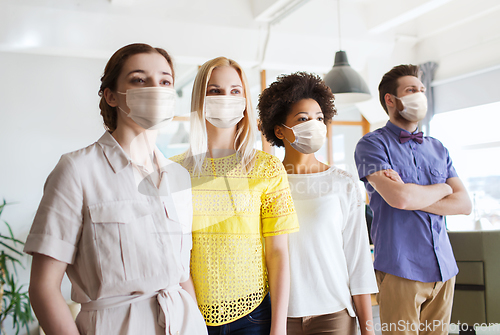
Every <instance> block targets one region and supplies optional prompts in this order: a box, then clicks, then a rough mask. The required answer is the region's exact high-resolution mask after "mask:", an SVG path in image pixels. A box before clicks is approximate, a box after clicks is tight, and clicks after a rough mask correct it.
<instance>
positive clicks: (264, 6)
mask: <svg viewBox="0 0 500 335" xmlns="http://www.w3.org/2000/svg"><path fill="white" fill-rule="evenodd" d="M307 2H309V0H253V1H252V10H253V15H254V18H255V20H256V21H259V22H269V23H271V24H275V23H278V22H279V21H281V20H282V19H284V18H285V17H287V16H288V15H290V14H291V13H293V12H294V11H296V10H297V9H299V8H300V7H302V6H303V5H305V4H306V3H307Z"/></svg>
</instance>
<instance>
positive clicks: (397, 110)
mask: <svg viewBox="0 0 500 335" xmlns="http://www.w3.org/2000/svg"><path fill="white" fill-rule="evenodd" d="M392 96H393V97H394V98H396V99H398V100H399V101H401V98H398V97H397V96H395V95H394V94H393V95H392ZM401 104H402V105H403V110H402V111H400V110H399V109H398V106H397V104H395V105H394V106H395V107H396V112H398V113H401V112H404V111H405V108H406V106H405V104H404V103H403V101H401Z"/></svg>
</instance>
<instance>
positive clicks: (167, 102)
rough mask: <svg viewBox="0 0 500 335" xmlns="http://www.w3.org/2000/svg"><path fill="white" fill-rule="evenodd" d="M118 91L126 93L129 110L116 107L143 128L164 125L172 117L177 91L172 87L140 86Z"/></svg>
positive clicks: (154, 127) (156, 127) (157, 127)
mask: <svg viewBox="0 0 500 335" xmlns="http://www.w3.org/2000/svg"><path fill="white" fill-rule="evenodd" d="M118 93H120V94H125V95H126V102H127V106H128V108H129V109H130V112H129V113H127V112H125V111H124V110H123V109H121V108H120V107H118V108H119V109H120V110H121V111H122V112H124V113H125V114H127V116H128V117H129V118H131V119H132V120H134V122H135V123H137V124H138V125H139V126H141V127H142V128H144V129H150V130H154V129H159V128H162V127H165V126H166V125H167V123H168V122H169V121H170V120H172V119H173V118H174V113H175V100H176V97H177V93H176V92H175V90H174V89H173V88H168V87H141V88H131V89H128V90H127V92H126V93H122V92H118Z"/></svg>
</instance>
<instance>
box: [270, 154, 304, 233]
mask: <svg viewBox="0 0 500 335" xmlns="http://www.w3.org/2000/svg"><path fill="white" fill-rule="evenodd" d="M268 171H275V172H276V173H274V175H272V176H271V177H270V179H269V186H268V188H267V189H266V191H265V192H264V194H263V195H262V205H261V218H262V235H263V236H264V237H267V236H273V235H280V234H288V233H293V232H296V231H298V230H299V221H298V219H297V214H296V213H295V207H294V206H293V200H292V195H291V193H290V185H289V184H288V178H287V176H286V171H285V168H284V167H283V164H281V162H280V161H279V160H278V158H276V157H274V156H271V158H270V159H269V167H268Z"/></svg>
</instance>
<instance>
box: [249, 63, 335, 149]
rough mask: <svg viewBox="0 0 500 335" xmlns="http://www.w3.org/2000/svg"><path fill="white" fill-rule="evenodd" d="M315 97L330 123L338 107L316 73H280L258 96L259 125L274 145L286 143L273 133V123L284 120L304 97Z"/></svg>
mask: <svg viewBox="0 0 500 335" xmlns="http://www.w3.org/2000/svg"><path fill="white" fill-rule="evenodd" d="M303 99H314V100H315V101H316V102H317V103H318V105H319V107H320V108H321V111H322V112H323V115H324V117H325V118H324V122H325V124H328V122H330V121H331V119H332V118H333V116H334V115H336V114H337V109H336V108H335V104H334V96H333V93H332V91H331V90H330V88H329V87H328V86H326V84H325V82H324V81H323V80H322V79H321V78H320V77H319V76H317V75H315V74H310V73H306V72H296V73H292V74H290V75H281V76H279V77H278V79H277V80H276V81H275V82H274V83H272V84H271V85H270V86H269V87H268V88H266V89H265V90H264V91H263V92H262V93H261V94H260V96H259V104H258V105H257V109H258V110H259V118H260V123H259V128H260V131H261V132H262V133H263V134H264V136H265V137H266V139H267V140H268V141H269V142H270V143H271V144H272V145H275V146H278V147H282V146H284V144H283V141H282V140H280V139H279V138H277V137H276V135H275V134H274V126H276V125H281V124H283V123H285V121H286V117H287V116H288V113H289V112H290V110H291V108H292V105H294V104H295V103H297V102H299V101H301V100H303Z"/></svg>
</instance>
